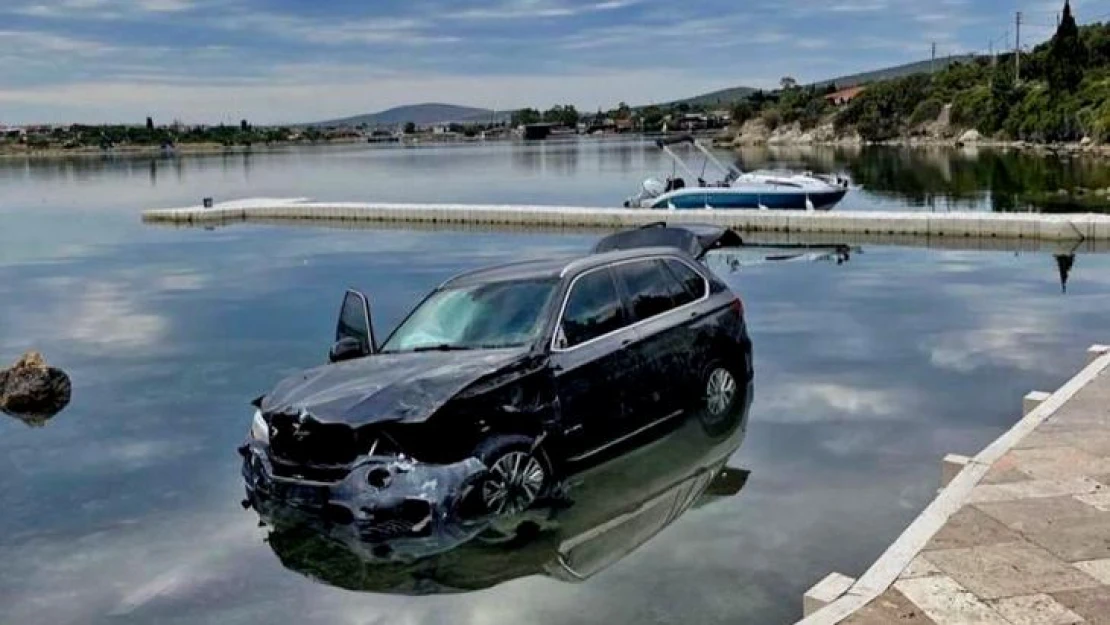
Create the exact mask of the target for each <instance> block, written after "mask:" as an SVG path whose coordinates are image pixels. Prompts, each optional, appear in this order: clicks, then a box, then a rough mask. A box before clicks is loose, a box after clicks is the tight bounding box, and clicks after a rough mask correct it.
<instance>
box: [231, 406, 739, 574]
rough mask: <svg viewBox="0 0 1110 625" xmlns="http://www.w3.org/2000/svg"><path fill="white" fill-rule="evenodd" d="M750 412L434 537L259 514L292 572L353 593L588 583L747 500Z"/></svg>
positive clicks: (663, 439) (680, 426)
mask: <svg viewBox="0 0 1110 625" xmlns="http://www.w3.org/2000/svg"><path fill="white" fill-rule="evenodd" d="M749 400H750V398H749ZM748 405H749V401H744V402H741V403H740V404H738V406H737V408H736V409H735V410H733V411H732V412H730V413H729V414H727V415H726V416H724V417H717V418H711V417H710V416H709V414H710V413H708V412H707V411H705V410H703V409H693V410H690V411H689V413H688V416H687V418H685V419H683V420H681V421H680V422H678V423H677V424H676V425H674V426H673V427H672V428H671V429H670V430H669V431H665V432H663V433H661V434H660V433H656V434H654V435H653V436H651V437H650V438H648V439H645V440H634V441H629V443H628V445H627V446H625V447H623V448H620V449H614V450H613V451H612V452H611V453H610V455H609V456H608V457H606V458H601V459H598V460H597V462H596V463H595V464H593V465H592V466H589V467H587V468H585V469H583V470H582V471H580V472H578V473H575V474H573V475H570V476H569V477H567V478H565V479H564V480H563V482H561V484H560V485H559V487H558V488H556V489H554V490H555V492H556V494H554V495H552V496H550V497H546V498H544V499H541V500H538V501H537V502H535V503H534V504H533V505H532V506H531V507H530V508H529V509H527V510H525V511H524V512H520V513H516V514H510V515H486V516H478V517H468V516H467V515H466V514H465V513H464V512H457V513H455V514H453V515H452V517H451V518H450V519H449V520H448V522H447V523H445V524H443V525H442V526H441V528H442V531H437V532H427V533H425V534H424V535H413V533H412V532H409V531H405V532H402V533H400V534H395V533H394V532H393V530H394V529H395V528H393V527H391V524H390V522H389V521H388V520H386V521H383V523H382V525H381V527H379V528H378V529H379V530H380V531H378V532H373V531H371V532H366V531H360V530H358V529H355V527H356V526H355V525H352V524H349V523H343V522H342V520H337V519H332V518H329V517H328V516H327V515H326V514H320V513H314V512H309V511H307V510H305V509H303V508H299V507H296V506H294V505H290V504H289V503H288V502H283V501H278V500H275V499H273V498H268V497H266V496H264V495H261V494H259V493H257V492H254V493H251V494H250V498H249V500H248V503H249V504H250V505H251V506H252V507H253V508H254V509H255V510H256V511H257V513H258V514H259V516H260V518H261V520H262V522H263V523H265V524H267V525H268V526H270V528H271V529H270V532H269V535H268V537H267V542H268V543H269V545H270V548H271V549H272V550H273V551H274V553H275V555H277V557H278V559H279V560H280V561H281V563H282V565H284V566H285V567H286V568H288V569H290V570H292V571H295V572H297V573H300V574H302V575H305V576H307V577H309V578H312V579H314V580H317V581H319V582H322V583H325V584H329V585H332V586H337V587H340V588H345V589H348V590H356V591H365V592H380V593H393V594H435V593H456V592H466V591H472V590H479V589H483V588H489V587H491V586H494V585H497V584H500V583H503V582H506V581H509V580H512V579H517V578H521V577H526V576H531V575H546V576H549V577H553V578H556V579H559V580H562V581H566V582H579V581H583V580H585V579H587V578H589V577H591V576H593V575H594V574H596V573H598V572H600V571H602V570H603V569H605V568H607V567H609V566H611V565H613V564H614V563H616V562H617V561H619V560H620V559H621V558H623V557H625V556H627V555H628V554H630V553H632V552H633V551H634V550H635V549H637V548H638V547H639V546H640V545H642V544H644V543H645V542H647V541H648V540H650V539H651V538H652V537H654V536H655V535H656V534H658V533H659V532H660V531H662V530H663V529H665V528H666V527H667V526H668V525H670V524H671V523H673V522H675V521H676V520H677V519H678V518H679V517H680V516H682V514H683V513H685V512H686V511H688V510H689V509H691V508H695V507H699V506H703V505H708V504H712V503H713V502H714V501H717V500H719V499H722V498H728V497H732V496H735V495H737V494H738V493H739V491H740V490H741V489H742V488H743V486H744V484H745V482H746V481H747V478H748V472H747V471H745V470H743V469H737V468H732V467H729V466H727V465H728V462H729V459H730V458H731V457H732V456H733V454H734V453H735V452H736V451H737V449H738V448H739V447H740V444H741V442H742V441H743V439H744V434H745V429H746V425H747V423H746V420H747V411H748ZM429 529H430V528H429ZM363 530H365V528H363ZM418 533H419V532H418Z"/></svg>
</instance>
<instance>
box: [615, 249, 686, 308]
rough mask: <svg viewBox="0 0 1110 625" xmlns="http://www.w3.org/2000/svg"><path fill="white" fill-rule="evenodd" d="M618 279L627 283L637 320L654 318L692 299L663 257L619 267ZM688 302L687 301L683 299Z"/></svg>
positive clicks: (617, 269) (617, 270) (626, 286)
mask: <svg viewBox="0 0 1110 625" xmlns="http://www.w3.org/2000/svg"><path fill="white" fill-rule="evenodd" d="M616 274H617V279H618V280H620V281H621V282H622V283H623V284H624V288H625V290H626V291H627V293H628V298H629V303H630V304H631V307H632V317H633V319H634V320H635V321H643V320H644V319H650V318H651V317H654V316H655V315H659V314H662V313H665V312H667V311H668V310H671V309H673V308H674V307H675V306H678V305H680V302H681V300H683V299H685V300H687V301H688V299H689V298H688V296H687V294H686V288H685V287H683V286H682V284H680V283H679V282H678V281H677V280H676V279H675V278H674V277H673V276H671V274H670V272H668V271H666V270H665V269H664V268H663V264H662V262H660V261H659V260H642V261H637V262H634V263H625V264H623V265H618V266H617V267H616ZM682 303H685V302H682Z"/></svg>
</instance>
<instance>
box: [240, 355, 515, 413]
mask: <svg viewBox="0 0 1110 625" xmlns="http://www.w3.org/2000/svg"><path fill="white" fill-rule="evenodd" d="M527 356H528V350H527V349H524V348H512V349H482V350H467V351H454V352H419V353H411V352H410V353H399V354H377V355H374V356H369V357H366V358H360V359H358V360H352V361H348V362H343V363H337V364H331V365H324V366H322V367H316V368H314V369H309V370H307V371H303V372H301V373H298V374H296V375H293V376H290V377H288V378H286V379H284V380H282V381H281V382H279V383H278V385H277V386H276V387H274V389H273V390H272V391H270V392H269V393H267V394H266V396H265V397H264V398H263V399H262V404H261V409H262V411H263V412H264V413H266V414H274V413H278V414H302V413H307V414H308V415H310V416H311V417H312V418H313V419H315V420H317V421H319V422H321V423H344V424H347V425H353V426H362V425H367V424H370V423H384V422H407V423H417V422H421V421H425V420H427V419H428V418H429V417H431V416H432V415H433V414H434V413H435V412H436V411H437V410H439V409H440V408H441V407H443V405H444V404H445V403H447V401H448V400H450V399H451V398H452V397H454V396H455V395H456V394H457V393H458V392H460V391H462V390H463V389H464V388H466V387H467V386H469V385H471V384H473V383H474V382H476V381H478V380H480V379H481V378H483V377H485V376H488V375H490V374H493V373H496V372H497V371H499V370H501V369H505V368H508V367H511V366H513V365H515V364H518V363H522V362H523V361H524V360H526V358H527Z"/></svg>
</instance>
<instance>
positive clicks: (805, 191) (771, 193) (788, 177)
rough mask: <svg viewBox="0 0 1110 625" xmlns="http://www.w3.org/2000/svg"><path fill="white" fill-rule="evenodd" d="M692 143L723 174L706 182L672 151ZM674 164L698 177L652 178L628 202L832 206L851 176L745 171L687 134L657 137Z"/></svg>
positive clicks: (766, 207)
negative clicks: (723, 160) (678, 146)
mask: <svg viewBox="0 0 1110 625" xmlns="http://www.w3.org/2000/svg"><path fill="white" fill-rule="evenodd" d="M680 144H689V145H691V146H692V147H694V148H695V149H697V150H698V151H700V152H701V153H702V155H703V156H704V157H705V159H706V163H712V164H713V166H714V167H715V168H716V169H718V170H720V171H721V172H722V173H723V174H724V177H723V178H722V179H721V180H719V181H716V182H707V181H706V180H705V179H704V178H703V175H704V168H703V174H702V175H699V174H697V173H695V172H694V170H693V169H692V168H691V167H690V166H689V165H688V164H687V163H686V162H685V161H684V160H683V159H682V158H680V157H679V156H678V155H677V154H676V153H675V152H674V151H673V150H672V149H671V147H672V146H675V145H680ZM656 145H657V146H659V148H660V149H662V150H663V151H664V152H665V153H666V154H667V155H668V156H670V157H671V158H672V159H673V160H674V162H675V165H676V168H680V169H682V170H683V171H684V172H685V173H686V175H688V176H689V177H690V179H691V180H693V181H694V183H693V184H687V182H686V179H684V178H682V177H680V176H678V175H674V176H670V177H668V178H667V179H666V180H665V181H663V180H660V179H658V178H649V179H647V180H645V181H644V183H643V186H642V188H641V190H640V193H638V194H637V195H635V196H632V197H630V198H628V199H627V200H625V202H624V205H625V207H628V208H658V209H671V210H674V209H706V208H709V209H718V208H719V209H760V210H811V211H813V210H829V209H831V208H832V207H834V206H836V205H837V203H839V202H840V201H841V200H842V199H844V196H845V195H846V194H847V193H848V180H847V179H844V178H841V177H839V176H823V175H819V174H813V173H809V172H807V173H804V174H798V173H791V172H776V171H752V172H746V173H745V172H742V171H740V170H739V169H737V168H736V167H735V166H732V165H726V164H724V163H722V162H721V161H720V160H719V159H718V158H717V157H716V156H714V155H713V153H712V152H710V151H709V150H708V149H707V148H706V147H705V146H703V145H702V144H701V143H699V142H698V141H697V140H696V139H694V138H693V137H692V136H689V135H683V136H680V137H674V138H669V139H660V140H658V141H656Z"/></svg>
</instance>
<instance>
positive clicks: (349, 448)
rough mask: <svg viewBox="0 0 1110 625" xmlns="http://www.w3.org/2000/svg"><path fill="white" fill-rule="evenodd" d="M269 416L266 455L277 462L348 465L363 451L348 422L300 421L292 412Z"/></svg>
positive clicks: (355, 433)
mask: <svg viewBox="0 0 1110 625" xmlns="http://www.w3.org/2000/svg"><path fill="white" fill-rule="evenodd" d="M269 417H270V455H271V457H272V458H273V459H274V460H275V461H277V462H276V464H278V465H280V464H294V465H306V464H312V465H317V466H320V465H333V466H334V465H349V464H350V463H351V462H353V461H354V460H355V458H357V457H358V455H359V453H361V452H363V451H364V450H362V449H360V445H359V440H358V439H359V437H358V432H357V431H356V430H355V429H354V428H351V427H349V426H346V425H342V424H338V423H320V422H318V421H315V420H313V419H311V418H309V419H304V420H303V421H301V420H299V419H298V417H297V416H296V415H286V414H272V415H270V416H269ZM275 468H276V467H275Z"/></svg>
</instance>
